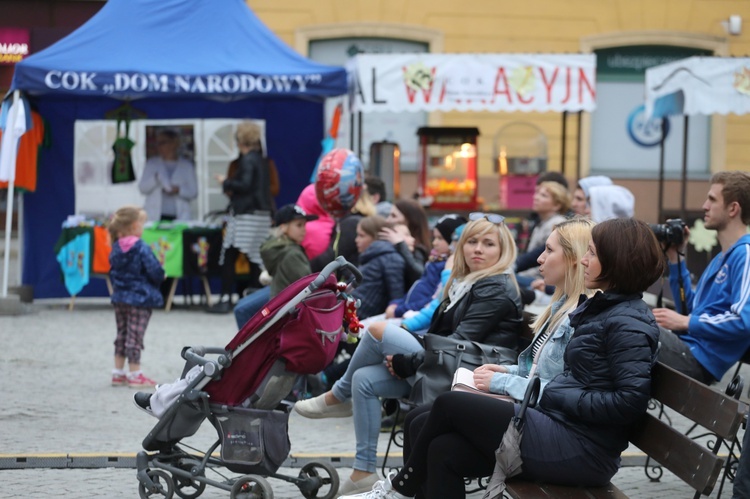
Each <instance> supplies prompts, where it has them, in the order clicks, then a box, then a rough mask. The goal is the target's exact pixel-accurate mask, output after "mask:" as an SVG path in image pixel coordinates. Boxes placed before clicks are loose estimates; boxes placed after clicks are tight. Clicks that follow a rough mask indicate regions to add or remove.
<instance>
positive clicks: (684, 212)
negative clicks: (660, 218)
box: [680, 115, 690, 221]
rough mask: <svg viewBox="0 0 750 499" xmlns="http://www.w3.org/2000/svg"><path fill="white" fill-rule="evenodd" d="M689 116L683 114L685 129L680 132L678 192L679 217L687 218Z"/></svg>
mask: <svg viewBox="0 0 750 499" xmlns="http://www.w3.org/2000/svg"><path fill="white" fill-rule="evenodd" d="M689 120H690V117H689V116H688V115H685V129H684V130H683V133H682V179H681V181H682V192H681V194H680V218H682V220H683V221H684V220H687V210H686V208H685V204H686V202H687V160H688V157H687V156H688V121H689Z"/></svg>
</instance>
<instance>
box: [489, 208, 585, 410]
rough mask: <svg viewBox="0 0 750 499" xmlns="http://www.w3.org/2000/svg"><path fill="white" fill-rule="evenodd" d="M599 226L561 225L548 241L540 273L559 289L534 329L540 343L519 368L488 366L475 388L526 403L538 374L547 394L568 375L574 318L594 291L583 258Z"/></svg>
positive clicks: (531, 348) (528, 350)
mask: <svg viewBox="0 0 750 499" xmlns="http://www.w3.org/2000/svg"><path fill="white" fill-rule="evenodd" d="M593 226H594V223H593V222H591V221H590V220H586V219H583V218H576V219H573V220H567V221H565V222H562V223H561V224H558V225H557V226H555V228H554V229H553V231H552V233H551V234H550V236H549V237H548V238H547V242H546V244H545V248H544V252H543V253H542V254H541V255H540V256H539V258H538V262H539V270H540V272H541V274H542V277H543V278H544V283H545V284H546V285H547V286H554V287H555V292H554V294H553V295H552V302H551V303H550V304H549V305H548V306H547V307H546V308H545V309H544V311H543V312H542V313H541V314H539V316H538V317H537V318H536V320H535V321H534V323H533V324H532V329H533V331H534V339H533V340H532V342H531V345H529V347H528V348H526V349H525V350H524V351H523V352H521V354H520V355H519V356H518V364H517V365H510V366H498V365H494V364H486V365H484V366H480V367H478V368H477V369H475V370H474V384H476V385H477V388H479V389H480V390H483V391H486V392H492V393H499V394H501V395H510V396H511V397H513V398H514V399H516V400H521V399H523V396H524V394H525V393H526V386H527V384H528V380H529V378H530V377H532V376H533V375H534V374H535V373H536V374H537V375H538V376H539V378H540V381H541V389H542V390H543V389H544V386H545V385H546V384H547V383H548V382H549V381H550V380H551V379H552V378H554V377H555V376H556V375H558V374H560V373H561V372H562V370H563V354H564V353H565V347H566V346H567V345H568V342H569V341H570V337H571V335H572V334H573V328H572V327H570V320H569V319H568V314H569V313H570V312H572V311H573V310H575V309H576V307H577V306H578V301H579V299H580V297H581V295H587V296H590V295H591V294H593V292H592V291H590V290H588V289H586V285H585V283H584V279H583V278H584V275H583V271H584V267H583V265H581V263H580V262H581V258H582V257H583V255H584V254H585V253H586V251H587V249H588V243H589V241H590V240H591V228H592V227H593Z"/></svg>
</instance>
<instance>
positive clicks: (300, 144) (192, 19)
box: [11, 0, 347, 298]
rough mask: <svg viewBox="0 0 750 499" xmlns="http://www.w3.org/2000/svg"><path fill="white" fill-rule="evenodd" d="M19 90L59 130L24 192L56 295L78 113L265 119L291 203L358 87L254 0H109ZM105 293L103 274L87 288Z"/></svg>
mask: <svg viewBox="0 0 750 499" xmlns="http://www.w3.org/2000/svg"><path fill="white" fill-rule="evenodd" d="M14 90H20V91H21V92H23V94H25V96H26V97H27V98H28V99H29V101H31V104H32V106H34V107H36V108H37V110H38V111H39V113H40V114H41V115H42V116H43V117H44V118H45V120H46V122H47V124H48V129H49V131H50V134H51V147H50V149H47V150H45V151H44V152H43V153H42V154H41V156H40V160H39V167H38V179H39V180H38V187H37V191H36V192H35V193H30V194H27V195H26V196H25V208H24V209H25V212H24V224H23V225H24V226H23V241H24V244H23V246H24V247H23V249H22V251H23V282H24V284H30V285H32V286H34V296H35V297H37V298H48V297H61V296H66V295H67V293H66V291H65V287H64V286H63V284H62V282H61V280H60V274H59V267H58V264H57V261H56V260H55V255H54V254H53V249H52V248H53V246H54V243H55V241H56V239H57V237H58V235H59V233H60V226H61V223H62V222H63V220H64V219H65V217H66V216H67V215H68V214H71V213H73V211H74V207H75V200H74V190H75V189H74V176H73V144H74V123H75V120H86V119H103V118H104V116H105V113H106V112H107V111H109V110H111V109H112V108H114V107H116V106H118V105H119V104H121V103H122V101H133V102H136V106H137V108H138V109H139V110H141V111H144V112H145V113H146V114H147V115H148V117H149V118H150V119H181V118H259V119H264V120H265V121H266V144H267V148H268V154H269V155H270V156H272V157H273V158H274V160H275V162H276V165H277V168H278V170H279V176H280V178H281V179H282V192H281V194H280V195H279V199H278V202H279V203H282V204H283V203H288V202H293V201H294V200H295V199H296V197H297V195H298V194H299V192H300V191H301V190H302V189H303V188H304V187H305V185H307V183H308V181H309V178H310V172H311V171H312V169H313V167H314V165H315V163H316V160H317V159H318V156H319V155H320V152H321V146H320V143H321V139H322V138H323V136H324V131H323V126H324V123H323V122H324V118H323V101H324V99H325V98H326V97H331V96H336V95H341V94H344V93H345V92H346V90H347V88H346V72H345V70H344V69H343V68H340V67H332V66H326V65H322V64H318V63H314V62H312V61H310V60H308V59H306V58H304V57H302V56H301V55H299V54H297V53H296V52H294V51H293V50H292V49H291V48H290V47H288V46H287V45H285V44H284V43H283V42H282V41H280V40H279V39H278V38H277V37H276V35H274V34H273V33H272V32H271V31H270V30H269V29H268V28H267V27H266V26H265V25H263V23H262V22H261V21H260V20H259V19H258V18H257V17H256V16H255V15H254V14H253V13H252V11H251V10H250V9H249V8H248V7H247V5H246V4H245V3H244V2H243V0H212V1H210V2H207V1H205V0H109V1H108V2H107V3H106V4H105V5H104V6H103V7H102V9H101V10H100V11H99V12H98V13H97V14H96V15H95V16H94V17H92V18H91V19H90V20H89V21H88V22H87V23H86V24H84V25H83V26H81V27H80V28H79V29H78V30H76V31H75V32H73V33H71V34H70V35H69V36H68V37H66V38H64V39H62V40H60V41H59V42H57V43H56V44H54V45H52V46H50V47H49V48H47V49H46V50H44V51H42V52H39V53H38V54H35V55H32V56H31V57H28V58H27V59H25V60H23V61H22V62H20V63H18V64H17V65H16V68H15V74H14V76H13V82H12V85H11V91H14ZM94 284H97V285H94ZM105 292H106V291H105V289H104V286H103V285H101V283H92V285H91V286H88V287H86V288H85V294H93V295H101V294H103V293H105ZM82 294H84V293H82Z"/></svg>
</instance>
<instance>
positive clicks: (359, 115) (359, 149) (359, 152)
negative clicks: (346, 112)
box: [357, 111, 362, 161]
mask: <svg viewBox="0 0 750 499" xmlns="http://www.w3.org/2000/svg"><path fill="white" fill-rule="evenodd" d="M357 156H359V160H360V161H362V112H361V111H360V112H358V113H357Z"/></svg>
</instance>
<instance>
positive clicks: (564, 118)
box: [560, 111, 578, 180]
mask: <svg viewBox="0 0 750 499" xmlns="http://www.w3.org/2000/svg"><path fill="white" fill-rule="evenodd" d="M567 118H568V112H567V111H563V112H562V146H561V151H560V173H562V174H563V175H565V142H566V139H567V135H568V131H567V129H566V128H567V126H566V125H567V123H568V120H567ZM576 180H578V179H576Z"/></svg>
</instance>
